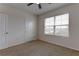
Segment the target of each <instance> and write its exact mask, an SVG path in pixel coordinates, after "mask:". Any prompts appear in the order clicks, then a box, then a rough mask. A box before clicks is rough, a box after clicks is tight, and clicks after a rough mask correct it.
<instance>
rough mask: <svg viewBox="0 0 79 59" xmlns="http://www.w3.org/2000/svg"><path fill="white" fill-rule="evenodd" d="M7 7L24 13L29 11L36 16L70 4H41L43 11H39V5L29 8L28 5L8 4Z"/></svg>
mask: <svg viewBox="0 0 79 59" xmlns="http://www.w3.org/2000/svg"><path fill="white" fill-rule="evenodd" d="M6 5H9V6H12V7H15V8H18V9H21V10H24V11H28V12H31V13H33V14H36V15H40V14H43V13H46V12H48V11H51V10H55V9H57V8H60V7H63V6H65V5H68V3H52V4H47V3H41V6H42V9H39V8H38V5H37V4H33V5H31V6H27V3H8V4H6Z"/></svg>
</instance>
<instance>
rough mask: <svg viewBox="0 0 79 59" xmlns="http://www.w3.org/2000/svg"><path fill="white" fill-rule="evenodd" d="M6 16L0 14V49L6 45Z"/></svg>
mask: <svg viewBox="0 0 79 59" xmlns="http://www.w3.org/2000/svg"><path fill="white" fill-rule="evenodd" d="M7 22H8V17H7V15H5V14H0V49H4V48H6V47H7V39H8V31H7V30H8V29H7Z"/></svg>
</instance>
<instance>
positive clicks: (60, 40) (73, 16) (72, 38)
mask: <svg viewBox="0 0 79 59" xmlns="http://www.w3.org/2000/svg"><path fill="white" fill-rule="evenodd" d="M64 13H69V16H70V19H69V21H70V24H69V37H68V38H66V37H60V36H47V35H44V19H45V18H47V17H51V16H55V15H59V14H64ZM39 39H41V40H43V41H46V42H49V43H54V44H57V45H61V46H64V47H67V48H71V49H75V50H79V4H72V5H70V6H65V7H63V8H60V9H57V10H55V11H51V12H48V13H45V14H43V15H40V16H39Z"/></svg>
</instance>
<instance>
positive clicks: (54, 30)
mask: <svg viewBox="0 0 79 59" xmlns="http://www.w3.org/2000/svg"><path fill="white" fill-rule="evenodd" d="M65 14H68V24H62V25H55V22H56V16H62V15H65ZM56 16H53V17H54V25H53V26H52V27H54V29H53V33H52V35H56V34H55V32H56V26H68V36H69V13H64V14H61V15H56ZM49 18H51V17H49ZM45 20H46V19H45ZM45 20H44V34H45ZM45 35H51V34H45ZM57 36H61V35H57ZM62 36H64V35H62ZM68 36H67V37H68Z"/></svg>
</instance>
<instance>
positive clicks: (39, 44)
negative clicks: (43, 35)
mask: <svg viewBox="0 0 79 59" xmlns="http://www.w3.org/2000/svg"><path fill="white" fill-rule="evenodd" d="M72 55H73V56H76V55H78V56H79V52H78V51H75V50H71V49H67V48H64V47H61V46H57V45H54V44H49V43H46V42H43V41H40V40H36V41H31V42H29V43H24V44H21V45H17V46H14V47H10V48H7V49H4V50H0V56H72Z"/></svg>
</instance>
